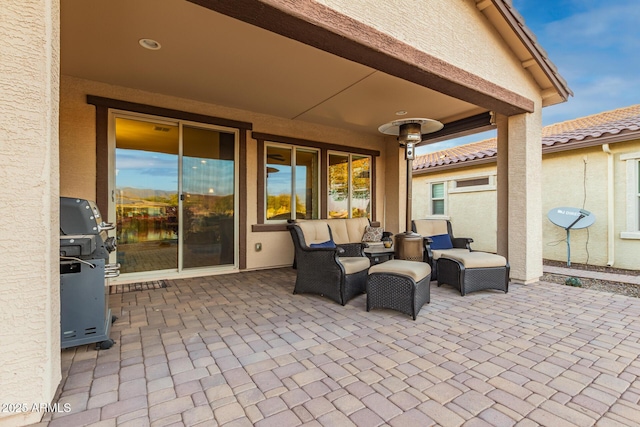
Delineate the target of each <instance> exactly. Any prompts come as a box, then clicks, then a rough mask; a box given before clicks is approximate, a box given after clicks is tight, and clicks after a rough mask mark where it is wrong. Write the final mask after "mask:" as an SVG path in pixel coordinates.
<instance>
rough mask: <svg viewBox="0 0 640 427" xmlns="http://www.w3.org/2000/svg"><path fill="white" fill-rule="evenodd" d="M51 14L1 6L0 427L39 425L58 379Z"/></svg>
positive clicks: (34, 0)
mask: <svg viewBox="0 0 640 427" xmlns="http://www.w3.org/2000/svg"><path fill="white" fill-rule="evenodd" d="M59 15H60V4H59V1H57V0H24V1H22V2H2V3H0V16H2V19H0V38H2V43H0V58H2V64H1V65H0V68H1V69H2V83H0V91H2V98H3V99H2V102H0V135H2V138H1V139H2V146H1V148H0V171H1V172H0V176H2V187H1V188H0V203H2V207H3V217H2V223H1V224H0V236H1V237H2V243H0V246H1V247H2V253H3V257H2V261H0V276H2V285H1V290H0V305H1V306H2V309H1V310H0V329H1V331H2V332H0V347H1V348H2V351H0V367H1V368H0V385H1V388H2V403H4V404H10V403H11V404H15V405H20V404H24V405H25V406H13V407H11V406H10V407H8V408H5V409H7V410H3V411H1V412H0V424H1V425H13V426H19V425H26V424H32V423H36V422H39V421H40V419H41V418H42V416H43V415H44V412H39V411H34V412H32V410H31V406H29V405H30V404H45V403H50V402H51V401H52V399H53V397H54V395H55V392H56V389H57V387H58V384H59V383H60V379H61V367H60V363H61V362H60V260H59V255H60V253H59V239H60V230H59V229H60V227H59V206H60V200H59V193H60V190H59V175H60V174H59V166H58V163H59V159H58V157H59V153H58V151H59V150H58V139H59V138H58V111H59V88H60V16H59Z"/></svg>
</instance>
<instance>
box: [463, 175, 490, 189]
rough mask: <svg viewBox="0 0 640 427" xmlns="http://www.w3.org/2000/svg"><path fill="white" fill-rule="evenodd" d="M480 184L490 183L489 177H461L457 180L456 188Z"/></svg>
mask: <svg viewBox="0 0 640 427" xmlns="http://www.w3.org/2000/svg"><path fill="white" fill-rule="evenodd" d="M480 185H489V177H488V176H485V177H482V178H471V179H459V180H457V181H456V188H464V187H477V186H480Z"/></svg>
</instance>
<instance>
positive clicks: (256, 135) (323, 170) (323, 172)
mask: <svg viewBox="0 0 640 427" xmlns="http://www.w3.org/2000/svg"><path fill="white" fill-rule="evenodd" d="M251 137H252V138H253V139H254V140H255V141H257V156H256V158H257V169H256V170H257V171H258V172H257V195H258V200H257V203H256V217H255V218H256V223H255V224H252V225H251V231H252V232H276V231H287V230H288V229H287V224H286V223H284V224H283V223H273V222H271V221H270V222H269V223H265V220H264V218H265V209H266V200H265V191H264V190H263V189H264V188H265V185H266V176H265V175H266V166H265V160H266V159H265V144H266V143H268V142H269V143H282V144H288V145H296V146H300V147H314V148H318V149H320V152H321V153H322V155H321V156H320V198H321V200H320V207H319V209H320V211H319V212H320V219H327V206H328V203H327V194H328V177H327V175H328V164H327V163H328V156H327V152H328V151H329V150H332V151H339V152H347V153H352V154H362V155H366V156H370V157H371V165H370V168H371V169H370V170H371V181H370V183H371V222H372V223H376V221H377V220H376V218H377V203H376V202H377V200H376V163H377V158H378V157H380V151H379V150H372V149H368V148H360V147H347V146H343V145H337V144H329V143H326V142H319V141H312V140H307V139H301V138H292V137H288V136H282V135H274V134H268V133H262V132H253V131H252V132H251Z"/></svg>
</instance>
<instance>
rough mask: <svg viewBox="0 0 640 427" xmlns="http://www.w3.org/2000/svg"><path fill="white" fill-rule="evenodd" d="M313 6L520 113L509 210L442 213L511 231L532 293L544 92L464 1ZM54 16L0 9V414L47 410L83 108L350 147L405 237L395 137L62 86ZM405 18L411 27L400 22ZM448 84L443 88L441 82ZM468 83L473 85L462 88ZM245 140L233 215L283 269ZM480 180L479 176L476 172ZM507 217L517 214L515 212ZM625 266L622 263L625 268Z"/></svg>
mask: <svg viewBox="0 0 640 427" xmlns="http://www.w3.org/2000/svg"><path fill="white" fill-rule="evenodd" d="M320 2H321V3H323V4H326V5H328V6H329V7H331V8H333V9H335V10H337V11H339V12H341V13H343V14H346V15H348V16H350V17H352V18H355V19H356V20H358V21H360V22H362V23H364V24H366V25H370V26H371V27H373V28H375V29H377V30H379V31H381V32H384V33H386V34H389V35H391V36H393V37H394V38H397V39H399V40H401V41H404V42H406V43H407V44H408V45H410V46H412V47H414V48H416V49H417V50H419V51H422V52H426V53H428V54H430V55H432V56H433V57H434V58H435V59H436V60H437V61H436V62H437V64H440V65H447V66H445V67H443V69H444V70H445V71H448V72H452V73H457V72H458V71H459V70H462V71H464V72H463V73H460V75H462V76H463V77H462V78H460V77H459V76H456V78H451V80H450V81H449V83H451V87H454V88H456V90H462V91H463V92H464V96H465V97H466V98H465V97H463V98H461V99H465V100H466V101H465V102H468V100H469V99H475V98H474V96H475V95H477V94H478V93H480V94H481V97H482V99H484V100H485V101H486V99H487V98H490V95H491V94H488V95H487V93H486V92H487V87H489V88H497V89H500V90H502V89H504V90H502V94H501V95H500V96H502V98H500V97H498V98H499V99H498V98H497V99H498V104H501V105H506V104H509V103H510V102H511V99H509V96H507V95H509V94H511V95H514V98H518V99H517V100H516V101H513V104H512V106H513V107H514V108H515V110H510V111H516V110H517V111H518V112H519V114H518V115H513V116H510V117H505V118H503V126H502V128H501V131H500V132H501V137H502V138H506V140H507V143H508V147H509V150H508V152H509V154H508V156H507V157H506V159H507V160H506V161H507V164H508V166H509V167H508V168H507V169H506V170H507V171H506V172H504V176H505V179H506V180H508V183H509V185H508V188H505V193H504V194H502V195H501V196H502V197H503V200H506V202H505V203H504V204H501V205H500V208H499V209H498V208H496V207H495V206H492V204H491V203H486V204H482V203H481V201H482V200H483V197H489V198H491V197H493V198H494V199H495V192H492V191H490V189H487V190H489V191H483V192H476V193H460V194H456V195H455V197H452V198H451V201H450V206H451V208H454V207H455V208H456V209H458V208H460V209H462V208H464V207H468V204H469V203H472V204H474V205H482V207H479V208H478V209H479V210H477V211H476V212H477V214H479V215H481V216H482V217H483V218H484V221H483V222H484V224H483V225H484V228H483V230H485V231H486V233H488V234H489V235H493V236H494V239H495V234H496V225H495V224H494V225H493V226H491V225H490V222H489V218H495V217H496V216H499V217H501V218H506V219H507V224H506V227H507V229H508V231H509V232H508V234H507V238H508V240H509V257H510V258H511V259H510V261H511V267H512V270H511V271H512V278H513V279H514V280H515V281H519V282H522V283H527V282H530V281H534V280H537V279H538V277H539V276H540V275H541V261H540V259H541V257H540V255H541V242H540V239H539V236H541V235H542V225H541V222H540V217H541V215H540V212H541V205H540V182H541V165H540V156H539V150H540V146H539V139H540V115H541V112H540V110H541V105H542V93H543V91H544V90H547V91H548V90H549V88H543V87H541V86H540V85H539V83H538V82H536V81H535V80H534V78H533V77H532V76H531V74H529V72H528V71H527V70H526V69H525V68H524V67H523V66H522V63H521V61H520V60H518V59H517V58H516V56H515V55H514V53H513V51H512V49H511V48H510V45H508V44H507V42H506V41H504V40H503V38H502V37H504V34H502V33H501V34H499V33H498V31H497V30H496V29H495V27H493V25H492V23H491V22H490V21H489V20H487V19H486V18H485V16H484V15H483V12H481V11H480V10H479V9H478V8H477V7H476V2H475V1H473V0H465V1H459V2H451V1H448V0H437V1H430V2H410V1H394V2H377V4H376V7H375V8H373V7H370V2H367V1H364V0H359V1H355V2H354V1H351V0H321V1H320ZM59 10H60V1H59V0H44V1H43V0H24V1H16V0H10V1H8V2H7V1H4V2H2V3H1V5H0V16H2V19H1V20H0V39H1V40H2V43H0V56H1V57H2V61H0V74H1V75H2V76H3V79H2V82H1V83H0V91H1V92H0V94H1V96H0V136H1V137H2V146H0V177H1V178H2V181H1V182H2V186H1V189H0V198H1V200H2V206H3V208H4V209H3V212H4V216H3V221H2V224H1V225H0V248H1V249H2V255H3V257H2V261H0V276H1V277H2V278H3V284H2V286H0V304H1V305H2V307H3V308H2V310H0V348H2V351H1V352H0V390H2V402H3V403H4V402H15V403H25V404H41V403H44V404H46V403H50V402H51V401H52V399H53V396H54V394H55V392H56V388H57V386H58V384H59V382H60V379H61V367H60V279H59V259H58V255H59V196H73V197H79V198H86V199H90V200H95V199H96V197H97V192H96V181H97V180H96V175H97V171H96V160H97V159H96V138H97V130H96V107H95V106H94V105H90V104H88V103H87V99H86V97H87V95H94V96H99V97H105V98H112V99H116V100H122V101H128V102H133V103H138V104H145V105H149V106H153V107H160V108H166V109H172V110H180V111H184V112H189V113H198V114H203V115H207V116H213V117H219V118H224V119H230V120H238V121H242V122H249V123H251V124H252V126H253V131H255V132H260V133H264V134H273V135H279V136H283V137H290V138H298V139H306V140H311V141H318V142H323V143H328V144H335V145H342V146H344V147H345V151H348V148H347V147H359V148H366V149H368V150H377V151H379V152H380V157H379V158H377V159H376V176H375V179H376V200H377V202H376V203H377V206H376V211H377V215H376V218H374V219H376V220H378V221H380V222H381V223H382V224H383V225H384V226H385V228H386V229H387V230H389V231H392V232H400V231H404V228H405V224H404V221H405V204H404V194H405V191H406V181H405V174H406V161H405V159H404V156H403V150H402V149H400V148H399V147H398V145H397V142H396V141H395V140H394V138H392V137H383V136H382V135H380V134H377V133H369V134H365V133H360V132H355V131H349V130H345V129H342V128H338V127H329V126H325V125H319V124H311V123H308V122H304V121H301V120H295V119H292V120H290V119H286V118H282V117H276V116H271V115H267V114H259V113H255V112H252V111H245V110H239V109H235V108H230V107H226V106H224V105H215V104H211V103H204V102H200V101H195V100H191V99H186V98H180V97H176V96H167V95H162V94H159V93H152V92H146V91H142V90H138V89H135V88H129V87H123V86H114V85H111V84H106V83H102V82H98V81H91V80H87V79H83V78H78V77H73V76H70V75H63V76H60V73H59V70H60V52H59V44H60V17H59V15H60V11H59ZM406 10H410V11H411V15H412V16H420V19H413V20H409V21H407V19H406V13H405V11H406ZM505 26H506V24H504V25H503V27H505ZM504 29H505V28H502V30H504ZM507 30H508V28H507ZM509 31H510V30H509ZM335 32H336V33H338V30H336V31H335ZM510 37H511V38H512V39H516V36H515V33H513V32H511V35H510ZM363 50H364V49H363ZM236 53H237V52H236ZM387 60H388V59H387ZM388 61H389V62H392V61H391V60H388ZM438 61H439V62H438ZM448 65H453V66H454V67H457V69H453V68H452V67H450V66H448ZM430 66H431V67H432V68H434V67H433V65H430ZM373 72H379V71H377V70H373ZM446 77H447V76H442V78H443V79H445V80H446ZM464 79H468V80H467V81H462V80H464ZM452 82H453V83H452ZM467 88H468V89H467ZM475 89H478V90H477V91H475ZM483 91H484V92H483ZM551 91H554V89H551ZM505 94H506V95H505ZM523 99H524V102H522V101H523ZM380 102H383V100H381V101H380ZM520 104H526V105H533V109H534V111H533V112H531V113H520V112H522V111H528V110H526V109H525V108H524V107H522V106H521V105H520ZM456 105H459V104H456ZM477 109H479V110H483V111H486V110H487V109H488V107H486V106H483V107H482V108H480V107H476V106H474V105H472V104H469V110H468V111H463V110H458V111H457V112H456V113H453V112H452V113H451V115H450V116H447V118H448V119H450V120H456V119H457V118H463V117H457V116H456V114H457V115H458V116H464V117H467V116H469V115H472V114H475V113H476V112H477V111H476V110H477ZM274 114H275V113H274ZM513 114H515V113H513ZM374 131H375V130H374ZM241 132H246V142H247V144H246V161H247V164H246V171H247V173H246V182H247V190H246V194H245V195H243V196H245V197H246V200H247V210H246V212H242V213H240V214H241V215H244V219H245V221H244V224H245V227H246V230H244V231H245V234H246V268H247V269H260V268H270V267H279V266H285V265H290V264H291V261H292V259H293V245H292V242H291V237H290V236H289V234H288V232H286V231H254V230H253V226H254V225H255V224H257V223H258V222H259V221H258V215H261V213H259V212H258V208H257V203H258V199H259V192H260V191H262V189H261V188H258V186H257V185H255V183H256V182H258V175H259V174H260V173H262V171H260V170H259V168H258V167H257V166H258V164H259V162H258V158H259V156H262V153H261V152H259V151H258V143H257V141H256V140H255V139H253V138H252V133H251V132H250V131H241ZM594 157H595V155H594ZM594 162H595V160H594ZM475 173H484V170H478V171H476V172H475ZM417 186H418V185H416V186H415V187H417ZM415 187H414V188H415ZM504 198H506V199H504ZM418 199H420V197H417V196H416V197H414V199H413V200H414V208H415V209H416V212H419V209H420V206H421V205H420V202H418ZM507 202H508V203H507ZM516 209H517V210H519V211H521V212H522V211H524V212H526V215H521V214H515V213H512V211H515V210H516ZM467 210H468V209H467ZM543 210H544V209H543ZM456 215H457V214H456ZM616 215H622V213H616ZM416 216H418V217H422V216H424V215H421V214H419V213H418V214H416ZM454 224H455V228H454V231H455V233H456V234H457V235H460V236H462V235H468V236H470V237H474V238H475V239H476V241H477V245H478V246H477V247H481V248H483V249H484V248H486V249H487V250H489V249H490V247H491V242H490V241H489V240H487V241H484V237H483V236H482V235H478V237H476V233H475V232H474V220H469V219H464V218H463V216H459V217H458V216H456V218H454ZM576 239H579V237H576ZM256 243H261V244H262V250H261V251H256V250H255V249H254V247H255V244H256ZM621 250H622V249H621ZM620 259H622V260H624V258H623V256H621V257H620ZM625 262H626V261H625ZM202 274H209V272H207V273H202ZM123 281H126V279H123ZM6 349H10V351H7V350H6ZM42 415H43V414H42V413H41V412H28V413H26V414H21V413H0V425H2V426H13V425H26V424H29V423H32V422H37V421H38V420H39V419H40V417H41V416H42Z"/></svg>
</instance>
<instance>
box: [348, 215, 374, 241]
mask: <svg viewBox="0 0 640 427" xmlns="http://www.w3.org/2000/svg"><path fill="white" fill-rule="evenodd" d="M345 221H346V223H347V233H349V243H356V242H361V241H362V236H363V235H364V229H365V228H366V227H367V225H369V219H368V218H350V219H345Z"/></svg>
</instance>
